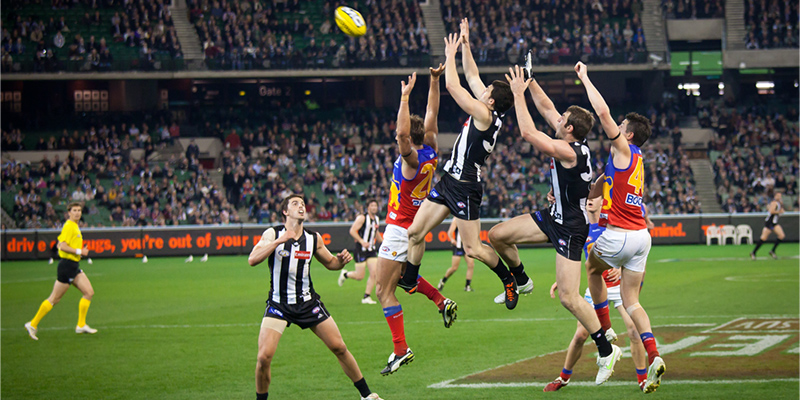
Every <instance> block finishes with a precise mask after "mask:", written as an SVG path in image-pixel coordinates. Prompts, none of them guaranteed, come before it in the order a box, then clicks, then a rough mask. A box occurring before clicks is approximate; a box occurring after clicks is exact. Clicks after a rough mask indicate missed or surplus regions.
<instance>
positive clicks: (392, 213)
mask: <svg viewBox="0 0 800 400" xmlns="http://www.w3.org/2000/svg"><path fill="white" fill-rule="evenodd" d="M389 219H397V214H395V212H394V211H392V212H390V213H389Z"/></svg>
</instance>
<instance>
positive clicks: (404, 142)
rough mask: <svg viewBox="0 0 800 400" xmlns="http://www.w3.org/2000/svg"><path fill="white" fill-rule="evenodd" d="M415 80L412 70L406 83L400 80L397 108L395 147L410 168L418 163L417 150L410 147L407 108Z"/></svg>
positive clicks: (409, 123) (409, 119) (415, 74)
mask: <svg viewBox="0 0 800 400" xmlns="http://www.w3.org/2000/svg"><path fill="white" fill-rule="evenodd" d="M416 82H417V73H416V72H414V73H413V74H411V76H409V77H408V84H406V83H405V82H402V81H401V82H400V85H401V86H402V90H401V93H402V95H401V96H400V108H399V109H398V110H397V137H396V138H395V139H396V140H397V149H398V150H400V155H401V156H403V160H404V161H405V162H406V164H408V166H409V167H411V168H412V169H416V168H417V165H419V160H418V159H417V152H416V150H414V148H413V147H411V115H410V112H409V110H408V96H409V95H410V94H411V90H413V89H414V84H415V83H416Z"/></svg>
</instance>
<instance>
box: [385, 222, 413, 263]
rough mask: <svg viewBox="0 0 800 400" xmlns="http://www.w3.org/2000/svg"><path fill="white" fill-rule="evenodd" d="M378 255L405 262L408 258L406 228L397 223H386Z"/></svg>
mask: <svg viewBox="0 0 800 400" xmlns="http://www.w3.org/2000/svg"><path fill="white" fill-rule="evenodd" d="M378 257H380V258H385V259H387V260H392V261H399V262H402V263H404V262H406V260H407V258H408V230H407V229H405V228H401V227H399V226H397V225H386V230H385V231H384V232H383V243H381V248H380V251H378Z"/></svg>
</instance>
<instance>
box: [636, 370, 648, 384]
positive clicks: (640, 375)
mask: <svg viewBox="0 0 800 400" xmlns="http://www.w3.org/2000/svg"><path fill="white" fill-rule="evenodd" d="M646 379H647V368H645V369H639V368H636V380H637V381H638V382H639V383H642V382H644V381H645V380H646Z"/></svg>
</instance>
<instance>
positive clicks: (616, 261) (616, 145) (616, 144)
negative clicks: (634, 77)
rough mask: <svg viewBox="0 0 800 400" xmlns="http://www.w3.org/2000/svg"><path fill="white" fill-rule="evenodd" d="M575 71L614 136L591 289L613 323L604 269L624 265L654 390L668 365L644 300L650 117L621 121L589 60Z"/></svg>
mask: <svg viewBox="0 0 800 400" xmlns="http://www.w3.org/2000/svg"><path fill="white" fill-rule="evenodd" d="M575 72H577V73H578V78H580V80H581V82H583V86H584V87H585V88H586V93H587V95H588V96H589V101H590V102H591V103H592V107H593V108H594V110H595V112H596V113H597V115H598V117H599V118H600V123H601V124H602V125H603V130H604V131H605V132H606V135H608V138H609V140H610V141H611V154H610V155H609V157H608V162H607V163H606V169H605V174H604V175H605V176H604V177H603V178H602V179H603V180H602V182H603V208H602V210H601V212H600V220H601V224H602V221H603V220H605V221H607V224H606V225H607V228H606V230H605V232H603V234H602V235H600V237H599V238H598V239H597V242H596V243H595V245H594V248H592V251H591V252H589V257H588V259H587V260H586V271H587V272H588V279H587V280H588V284H589V290H590V291H591V293H592V299H593V301H594V304H595V311H596V312H597V316H598V317H599V318H600V323H601V325H602V326H603V328H604V329H605V328H607V327H610V326H611V320H610V319H609V317H608V293H607V289H606V285H605V284H604V283H603V277H602V273H603V271H605V270H606V269H609V268H622V284H621V292H622V303H623V305H624V306H625V309H626V310H627V311H628V314H629V315H630V316H631V319H632V320H633V322H634V323H635V324H636V329H637V330H638V331H639V333H640V336H641V338H642V343H643V344H644V348H645V350H647V357H648V359H649V361H650V366H649V367H648V369H647V381H646V382H645V387H644V392H645V393H651V392H653V391H655V390H656V389H657V388H658V386H659V385H660V384H661V376H662V375H664V372H665V371H666V369H667V368H666V365H665V364H664V360H662V359H661V357H660V355H659V353H658V349H657V348H656V340H655V337H653V330H652V328H651V326H650V318H649V317H648V315H647V312H645V310H644V308H642V306H641V305H640V304H639V288H640V286H641V284H642V280H643V279H644V272H645V265H646V264H647V255H648V254H649V253H650V246H651V239H650V232H648V231H647V224H646V222H645V219H644V215H645V211H644V204H643V203H642V193H643V189H644V188H643V186H644V157H643V155H642V151H641V149H640V146H642V145H644V143H645V142H646V141H647V139H649V138H650V132H651V131H650V121H649V120H648V119H647V118H645V117H643V116H641V115H639V114H636V113H630V114H628V115H626V116H625V120H624V121H622V124H620V125H619V126H617V124H616V122H614V118H613V117H612V116H611V112H610V111H609V108H608V104H606V101H605V100H604V99H603V96H602V95H601V94H600V92H599V91H598V90H597V88H595V86H594V84H592V82H591V80H589V75H588V72H587V68H586V65H584V64H583V63H582V62H579V63H578V64H576V65H575Z"/></svg>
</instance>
